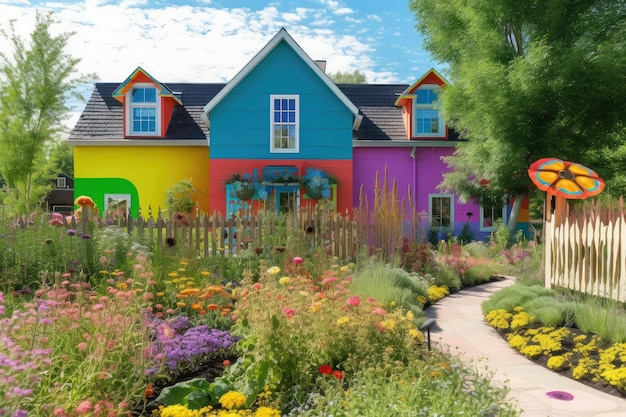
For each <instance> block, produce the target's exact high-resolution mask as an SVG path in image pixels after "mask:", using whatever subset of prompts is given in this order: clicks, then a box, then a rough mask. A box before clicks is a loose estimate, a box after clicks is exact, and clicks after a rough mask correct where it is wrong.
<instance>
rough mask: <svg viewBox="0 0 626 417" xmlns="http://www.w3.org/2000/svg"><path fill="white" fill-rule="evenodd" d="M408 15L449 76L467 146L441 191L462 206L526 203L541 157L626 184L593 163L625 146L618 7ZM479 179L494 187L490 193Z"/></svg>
mask: <svg viewBox="0 0 626 417" xmlns="http://www.w3.org/2000/svg"><path fill="white" fill-rule="evenodd" d="M409 7H410V9H411V10H412V11H414V12H415V16H416V20H417V27H418V30H419V31H420V32H421V33H422V34H423V35H424V36H425V41H424V46H425V48H426V49H427V50H428V51H429V52H430V53H431V54H432V56H433V57H434V58H435V59H436V60H438V61H440V62H442V63H445V64H446V65H447V67H448V71H447V76H448V80H449V81H450V85H449V86H447V87H446V88H444V89H443V90H442V92H441V94H440V99H441V103H440V104H441V108H442V111H443V114H444V117H445V118H446V121H447V123H448V124H449V125H451V126H452V127H453V128H455V129H456V130H457V131H458V132H459V133H461V135H462V136H463V137H464V138H465V139H468V141H467V142H463V143H461V144H459V146H458V147H457V148H456V151H455V153H454V155H452V156H450V157H448V158H446V159H445V160H446V162H447V163H448V164H449V165H450V166H451V167H453V168H454V172H450V173H446V174H445V175H444V181H443V183H442V184H441V187H442V188H443V189H447V190H454V191H456V192H457V193H459V194H461V195H462V196H463V197H464V198H471V197H485V195H484V194H485V193H489V194H490V195H491V196H493V197H499V198H501V197H503V196H504V195H507V194H508V195H513V196H518V195H523V194H526V193H528V190H534V189H535V187H534V185H533V184H532V183H531V181H530V179H529V177H528V175H527V172H526V170H527V169H528V167H529V165H530V164H531V163H532V162H534V161H536V160H537V159H539V158H541V157H547V156H554V157H559V158H562V159H565V160H571V161H576V162H579V163H583V164H587V165H589V166H591V167H593V168H594V169H596V170H597V171H598V173H599V174H600V175H601V176H603V177H604V178H605V179H608V180H609V181H611V179H612V178H613V177H619V178H623V172H624V170H623V169H621V168H622V167H621V164H620V162H619V161H618V158H611V161H612V163H611V164H608V165H607V164H604V161H603V160H601V159H600V158H599V156H600V154H601V153H603V152H613V150H614V149H616V148H618V149H619V148H620V147H621V146H623V144H624V143H625V139H626V134H625V133H626V132H625V130H624V114H626V82H623V81H624V80H625V79H626V78H625V77H626V54H624V50H623V45H624V44H626V18H625V17H626V8H625V7H624V4H623V2H607V1H602V0H596V1H589V2H582V3H581V2H579V1H576V0H546V1H538V0H532V1H524V2H501V3H498V4H497V5H494V4H493V3H492V2H466V1H464V0H451V1H446V2H441V1H438V0H412V1H411V2H410V6H409ZM616 79H619V80H621V81H620V82H619V83H618V84H619V85H618V86H617V87H615V80H616ZM599 138H601V140H598V139H599ZM609 150H610V151H609ZM482 179H488V180H490V185H489V187H486V189H481V187H480V184H479V181H480V180H482ZM620 181H622V180H620ZM622 183H623V181H622Z"/></svg>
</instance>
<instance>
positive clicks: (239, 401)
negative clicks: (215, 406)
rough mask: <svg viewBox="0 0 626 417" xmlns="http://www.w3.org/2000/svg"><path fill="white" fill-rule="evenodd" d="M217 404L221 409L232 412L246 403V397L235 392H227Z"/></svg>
mask: <svg viewBox="0 0 626 417" xmlns="http://www.w3.org/2000/svg"><path fill="white" fill-rule="evenodd" d="M219 402H220V404H221V405H222V407H224V408H226V409H228V410H232V409H233V408H239V407H241V406H243V405H244V404H245V403H246V396H245V395H243V394H242V393H240V392H237V391H228V392H227V393H226V394H224V395H222V396H221V397H220V399H219Z"/></svg>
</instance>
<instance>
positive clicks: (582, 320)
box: [574, 299, 626, 343]
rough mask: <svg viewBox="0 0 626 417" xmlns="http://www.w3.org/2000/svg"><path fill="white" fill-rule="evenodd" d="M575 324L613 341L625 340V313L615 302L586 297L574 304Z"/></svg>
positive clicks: (620, 341)
mask: <svg viewBox="0 0 626 417" xmlns="http://www.w3.org/2000/svg"><path fill="white" fill-rule="evenodd" d="M574 314H575V321H576V326H578V328H579V329H581V330H583V331H585V332H590V333H594V334H597V335H599V336H601V337H603V338H605V339H607V340H610V341H612V342H615V343H624V342H626V315H625V314H624V309H623V307H622V305H620V304H619V303H617V302H600V303H599V302H598V301H597V300H593V299H587V300H585V301H583V302H579V303H576V304H575V307H574Z"/></svg>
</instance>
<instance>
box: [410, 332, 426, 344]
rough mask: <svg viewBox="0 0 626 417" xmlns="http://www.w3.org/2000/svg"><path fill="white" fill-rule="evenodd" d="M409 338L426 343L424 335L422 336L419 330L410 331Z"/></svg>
mask: <svg viewBox="0 0 626 417" xmlns="http://www.w3.org/2000/svg"><path fill="white" fill-rule="evenodd" d="M409 336H411V337H412V338H413V339H415V340H417V341H418V342H419V343H421V342H423V341H424V335H423V334H422V332H420V331H419V330H417V329H411V330H409Z"/></svg>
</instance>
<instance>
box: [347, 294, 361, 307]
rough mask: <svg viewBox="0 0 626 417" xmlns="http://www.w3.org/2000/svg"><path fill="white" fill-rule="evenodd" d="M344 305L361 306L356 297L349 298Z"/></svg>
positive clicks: (359, 300)
mask: <svg viewBox="0 0 626 417" xmlns="http://www.w3.org/2000/svg"><path fill="white" fill-rule="evenodd" d="M346 303H348V305H351V306H355V307H358V306H360V305H361V298H360V297H358V296H355V297H350V298H348V301H346Z"/></svg>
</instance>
